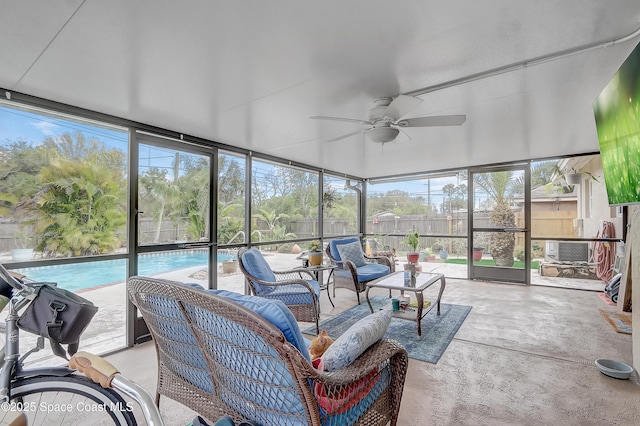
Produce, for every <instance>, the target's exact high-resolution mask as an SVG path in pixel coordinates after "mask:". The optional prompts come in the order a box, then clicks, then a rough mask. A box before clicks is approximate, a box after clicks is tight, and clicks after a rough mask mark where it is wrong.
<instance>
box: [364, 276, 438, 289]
mask: <svg viewBox="0 0 640 426" xmlns="http://www.w3.org/2000/svg"><path fill="white" fill-rule="evenodd" d="M442 277H444V275H443V274H435V273H432V272H418V273H417V274H416V285H415V286H410V285H408V286H407V285H405V282H404V271H399V272H394V273H393V274H390V275H387V276H385V277H382V278H380V279H377V280H375V281H371V282H370V283H367V286H368V287H378V288H390V289H405V290H409V291H415V290H418V291H419V290H424V289H425V288H427V287H429V286H430V285H431V284H433V283H435V282H436V281H438V280H440V279H441V278H442Z"/></svg>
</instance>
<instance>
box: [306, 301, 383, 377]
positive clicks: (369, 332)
mask: <svg viewBox="0 0 640 426" xmlns="http://www.w3.org/2000/svg"><path fill="white" fill-rule="evenodd" d="M389 323H391V311H389V310H387V309H385V310H382V311H378V312H375V313H373V314H371V315H368V316H366V317H365V318H363V319H361V320H360V321H358V322H357V323H355V324H353V325H352V326H351V327H349V329H348V330H347V331H345V332H344V333H343V334H342V336H340V337H338V338H337V339H336V340H335V341H334V342H333V344H332V345H331V346H329V348H328V349H327V350H326V352H325V353H324V354H323V355H322V357H320V365H319V366H318V369H319V370H323V371H335V370H339V369H341V368H345V367H346V366H348V365H349V364H351V363H352V362H353V361H355V360H356V359H357V358H358V357H359V356H360V355H362V353H364V351H366V350H367V349H368V348H369V346H371V345H373V344H374V343H375V342H377V341H378V340H380V339H381V338H382V336H384V334H385V333H386V332H387V328H388V327H389Z"/></svg>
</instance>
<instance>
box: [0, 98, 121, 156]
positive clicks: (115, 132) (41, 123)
mask: <svg viewBox="0 0 640 426" xmlns="http://www.w3.org/2000/svg"><path fill="white" fill-rule="evenodd" d="M76 131H80V132H82V133H84V134H85V136H87V137H97V138H98V139H100V140H101V141H102V142H103V143H105V144H106V145H108V146H111V147H115V148H118V149H120V150H124V151H126V149H127V133H126V132H125V131H123V130H119V129H110V128H106V127H102V126H97V125H92V124H88V123H81V122H77V121H72V120H69V119H63V118H58V117H54V116H49V115H45V114H38V113H35V112H30V111H26V110H22V109H16V108H8V107H4V106H1V105H0V144H2V145H6V144H7V143H11V142H16V141H18V140H20V139H22V140H25V141H27V142H29V143H31V144H34V145H38V144H40V143H42V141H43V140H44V139H45V138H46V137H48V136H51V137H55V136H58V135H61V134H63V133H74V132H76Z"/></svg>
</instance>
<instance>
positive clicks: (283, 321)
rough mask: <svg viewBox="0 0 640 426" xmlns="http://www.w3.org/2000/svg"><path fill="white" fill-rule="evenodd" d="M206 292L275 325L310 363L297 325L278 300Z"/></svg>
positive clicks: (217, 291)
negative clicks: (238, 305) (242, 307)
mask: <svg viewBox="0 0 640 426" xmlns="http://www.w3.org/2000/svg"><path fill="white" fill-rule="evenodd" d="M207 291H208V292H210V293H212V294H215V295H217V296H221V297H225V298H227V299H229V300H232V301H234V302H236V303H238V304H240V305H242V306H244V307H245V308H247V309H250V310H252V311H253V312H255V313H257V314H258V315H260V316H261V317H262V318H264V319H266V320H267V321H269V322H270V323H271V324H273V325H275V326H276V327H277V328H278V329H279V330H280V331H282V334H284V337H285V339H287V342H289V343H291V344H292V345H293V346H295V347H296V348H297V349H298V350H299V351H300V353H301V354H302V355H303V356H304V357H305V358H306V359H307V360H309V362H311V357H310V356H309V349H308V347H307V342H306V340H305V338H304V337H302V333H301V332H300V328H299V327H298V323H297V322H296V319H295V318H294V317H293V314H292V313H291V311H290V310H289V308H287V306H286V305H285V304H284V303H282V302H281V301H280V300H273V299H265V298H264V297H260V296H247V295H245V294H240V293H235V292H233V291H228V290H207ZM307 294H308V292H307Z"/></svg>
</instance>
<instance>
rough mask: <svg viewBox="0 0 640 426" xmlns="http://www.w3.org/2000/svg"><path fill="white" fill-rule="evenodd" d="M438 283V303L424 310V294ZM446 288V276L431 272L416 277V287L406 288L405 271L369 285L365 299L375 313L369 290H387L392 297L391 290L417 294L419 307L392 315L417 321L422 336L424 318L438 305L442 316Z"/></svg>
mask: <svg viewBox="0 0 640 426" xmlns="http://www.w3.org/2000/svg"><path fill="white" fill-rule="evenodd" d="M438 281H440V291H439V292H438V298H437V300H436V303H431V305H429V306H428V307H427V308H424V306H423V305H424V296H423V292H424V291H425V290H426V289H428V288H429V287H431V286H432V285H433V284H435V283H436V282H438ZM445 286H446V281H445V278H444V274H434V273H431V272H420V273H419V274H417V276H416V282H415V286H411V285H409V286H406V285H405V282H404V271H399V272H394V273H392V274H389V275H386V276H384V277H382V278H378V279H377V280H374V281H371V282H369V283H367V290H366V292H365V297H366V298H367V304H368V305H369V309H370V310H371V313H373V306H371V301H370V300H369V290H370V289H372V288H387V289H389V295H391V290H399V291H400V294H404V293H415V296H416V301H417V304H418V306H417V307H410V306H407V308H406V309H399V310H397V311H393V310H392V315H393V317H394V318H402V319H407V320H411V321H415V322H416V323H417V324H418V336H420V335H422V327H421V320H422V318H424V316H425V315H427V313H429V311H430V310H431V309H433V307H434V306H436V305H437V306H438V315H440V299H441V298H442V293H443V292H444V288H445ZM385 309H392V308H391V304H389V305H388V306H385Z"/></svg>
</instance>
